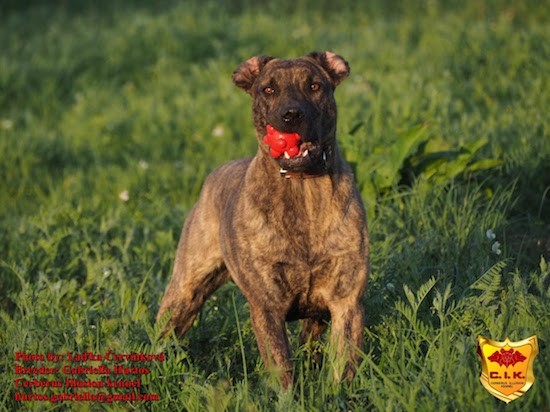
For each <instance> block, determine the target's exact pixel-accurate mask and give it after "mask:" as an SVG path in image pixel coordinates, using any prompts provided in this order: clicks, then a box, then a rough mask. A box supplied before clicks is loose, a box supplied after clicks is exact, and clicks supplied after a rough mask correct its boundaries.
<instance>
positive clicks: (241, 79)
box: [233, 56, 273, 94]
mask: <svg viewBox="0 0 550 412" xmlns="http://www.w3.org/2000/svg"><path fill="white" fill-rule="evenodd" d="M270 60H273V57H271V56H255V57H251V58H250V59H248V60H247V61H245V62H244V63H241V64H240V65H239V67H237V69H236V70H235V71H234V72H233V83H235V85H236V86H237V87H240V88H241V89H244V90H245V91H246V92H247V93H249V94H250V89H251V88H252V85H253V84H254V81H255V80H256V78H257V77H258V75H259V74H260V72H261V71H262V69H263V68H264V66H265V65H266V64H267V62H269V61H270Z"/></svg>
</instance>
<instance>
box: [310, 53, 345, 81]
mask: <svg viewBox="0 0 550 412" xmlns="http://www.w3.org/2000/svg"><path fill="white" fill-rule="evenodd" d="M308 56H309V57H311V58H313V59H314V60H316V61H317V63H319V64H320V65H321V67H322V68H323V69H325V71H326V72H327V73H328V75H329V76H330V78H331V79H332V82H333V83H334V85H335V86H338V85H339V84H340V83H341V82H342V80H344V79H345V78H346V77H348V76H349V73H350V68H349V64H348V62H347V61H345V60H344V58H343V57H342V56H338V55H337V54H335V53H332V52H329V51H326V52H313V53H310V54H309V55H308Z"/></svg>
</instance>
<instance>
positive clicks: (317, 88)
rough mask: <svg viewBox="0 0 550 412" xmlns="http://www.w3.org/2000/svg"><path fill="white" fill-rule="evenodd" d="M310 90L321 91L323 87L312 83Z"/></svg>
mask: <svg viewBox="0 0 550 412" xmlns="http://www.w3.org/2000/svg"><path fill="white" fill-rule="evenodd" d="M309 88H310V89H311V91H314V92H316V91H318V90H320V89H321V85H320V84H319V83H311V84H310V85H309Z"/></svg>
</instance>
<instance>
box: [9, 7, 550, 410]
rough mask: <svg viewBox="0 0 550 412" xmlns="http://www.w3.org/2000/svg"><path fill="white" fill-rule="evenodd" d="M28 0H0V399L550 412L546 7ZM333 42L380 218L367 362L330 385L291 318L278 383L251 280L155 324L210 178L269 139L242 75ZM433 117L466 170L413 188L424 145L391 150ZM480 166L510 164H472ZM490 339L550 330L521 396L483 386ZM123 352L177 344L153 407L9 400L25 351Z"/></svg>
mask: <svg viewBox="0 0 550 412" xmlns="http://www.w3.org/2000/svg"><path fill="white" fill-rule="evenodd" d="M26 3H27V4H24V5H22V4H20V3H18V2H5V3H3V5H1V6H0V49H1V50H2V53H0V158H1V161H0V251H1V255H0V351H1V355H2V356H1V361H0V371H1V374H0V387H2V388H5V390H3V391H2V394H0V409H5V410H10V411H11V410H18V409H21V410H104V409H105V410H114V411H116V410H163V409H166V410H191V411H194V410H197V411H198V410H205V409H207V410H216V411H221V410H246V411H249V410H250V411H254V410H280V411H283V410H284V411H286V410H299V411H311V410H328V411H337V410H342V411H344V410H383V411H431V410H438V411H454V410H475V411H478V410H479V411H483V410H486V411H493V410H505V409H506V410H507V411H508V410H522V411H535V410H548V409H549V408H550V389H549V388H550V375H549V374H548V370H549V369H550V355H549V353H548V342H549V340H550V284H549V282H550V281H549V279H550V278H549V270H548V266H547V264H546V262H547V261H548V260H550V259H549V258H550V235H549V234H550V189H549V188H550V166H549V165H550V136H549V135H550V133H549V126H550V125H549V120H550V116H549V115H548V107H550V89H549V87H548V85H549V76H548V73H550V46H549V45H550V24H549V23H550V22H549V20H550V13H549V10H550V7H548V3H547V2H538V1H530V2H522V3H521V4H516V2H507V1H501V0H493V1H486V2H477V1H468V2H453V1H452V2H438V1H432V2H421V1H411V2H397V1H392V2H384V1H371V2H368V5H366V6H365V5H361V6H352V4H354V3H357V4H361V3H362V2H349V4H348V5H344V6H342V5H341V3H340V2H333V1H317V2H313V1H309V0H302V1H282V2H281V1H279V2H269V1H266V2H261V3H258V2H253V1H244V0H242V1H238V0H234V1H229V2H222V1H219V2H216V1H208V0H206V1H201V2H198V1H197V2H195V1H186V2H182V3H178V2H171V1H163V2H145V1H143V2H106V1H105V2H103V1H101V2H96V3H94V2H56V3H53V4H52V5H48V4H46V2H39V1H36V2H31V3H32V4H28V3H29V2H26ZM323 49H329V50H333V51H335V52H337V53H339V54H341V55H343V56H344V57H345V58H346V59H347V60H348V61H349V62H350V65H351V68H352V75H351V76H350V78H349V79H347V80H346V81H345V82H344V83H342V85H341V86H340V87H339V89H338V90H337V92H336V98H337V101H338V103H339V125H338V130H339V139H340V142H341V145H342V147H343V149H344V152H345V154H346V156H347V157H348V158H350V160H353V161H354V162H355V166H354V167H355V170H356V179H357V182H358V184H359V186H360V188H361V191H362V194H363V197H364V200H365V203H366V205H367V208H368V213H369V216H370V222H369V226H370V232H371V241H372V251H371V255H372V275H371V279H370V281H369V286H368V289H367V291H366V293H365V296H364V306H365V312H366V328H365V346H364V356H363V362H362V364H361V367H360V369H359V371H358V376H357V378H356V379H355V380H354V381H353V382H352V383H351V384H349V385H335V384H334V383H333V382H332V379H331V374H330V373H331V372H330V369H331V368H330V364H329V363H330V362H329V361H327V362H326V363H325V364H324V365H323V366H322V367H321V368H320V370H317V369H315V368H314V367H312V365H311V354H310V353H309V352H308V351H306V350H304V349H303V348H299V347H298V344H297V333H298V331H297V325H294V324H290V325H289V331H290V336H291V341H292V345H293V350H294V354H295V358H296V362H295V368H296V374H295V375H296V384H295V386H294V388H293V390H292V391H291V392H289V393H284V392H281V391H280V389H279V386H278V383H277V381H276V379H275V378H274V377H273V376H272V374H270V372H269V371H268V370H266V368H265V367H264V365H263V364H262V363H261V361H260V358H259V355H258V351H257V347H256V343H255V339H254V335H253V332H252V328H251V325H250V322H249V319H248V306H247V304H246V302H245V301H244V299H243V297H242V295H241V294H240V292H239V291H238V289H237V288H236V286H235V285H233V284H227V285H225V286H224V287H222V288H221V289H220V290H219V291H218V292H217V293H216V294H215V296H214V297H213V298H212V299H210V300H209V301H208V302H207V303H206V305H205V307H204V308H203V310H202V312H201V314H200V319H199V321H198V322H197V323H196V325H195V326H194V327H193V328H192V330H191V331H190V332H189V333H188V334H187V335H186V336H185V337H184V338H183V339H181V340H178V339H175V338H173V337H172V338H170V339H168V340H162V339H159V327H158V326H156V325H155V324H154V318H155V314H156V310H157V308H158V304H159V301H160V298H161V296H162V294H163V291H164V288H165V286H166V284H167V281H168V277H169V275H170V272H171V266H172V260H173V256H174V252H175V248H176V244H177V241H178V237H179V232H180V229H181V224H182V222H183V220H184V219H185V216H186V215H187V212H188V211H189V209H190V208H191V206H192V205H193V204H194V202H195V201H196V199H197V196H198V193H199V191H200V188H201V185H202V182H203V181H204V179H205V177H206V176H207V174H208V173H209V172H210V171H211V170H212V169H214V168H215V167H216V166H218V165H220V164H222V163H223V162H226V161H228V160H230V159H235V158H239V157H245V156H250V155H253V154H254V152H255V147H256V146H255V145H256V143H255V138H254V136H253V130H252V124H251V116H250V101H249V98H248V96H246V94H245V93H242V92H241V91H239V90H237V89H236V88H235V87H234V86H233V85H232V83H231V73H232V71H233V70H234V68H235V67H236V66H237V65H238V64H239V63H240V62H241V61H243V60H244V59H246V58H248V57H250V56H253V55H256V54H272V55H275V56H281V57H294V56H299V55H302V54H305V53H307V52H309V51H312V50H323ZM419 125H424V129H423V132H422V133H424V134H423V135H422V138H423V139H424V142H432V143H430V144H431V145H438V147H439V148H446V149H448V150H450V151H454V152H453V153H454V155H453V156H455V157H454V158H453V159H455V160H456V159H459V160H460V159H462V157H458V158H457V157H456V156H459V155H460V156H462V155H465V154H466V155H467V156H466V157H465V158H466V159H467V162H468V163H464V162H463V163H460V162H458V163H456V162H455V163H453V165H454V166H453V167H455V166H456V167H455V169H456V171H457V173H454V171H450V170H449V168H448V165H449V163H447V168H446V166H445V164H442V165H440V164H435V166H434V168H435V169H434V170H435V172H436V173H438V175H437V179H431V178H429V176H428V175H419V176H414V178H413V179H410V176H409V175H405V170H410V169H406V166H407V164H406V163H402V162H405V160H404V158H405V157H407V158H408V160H414V157H411V156H415V155H418V154H419V153H420V152H419V150H423V149H422V147H418V141H416V143H415V144H413V145H412V146H411V147H407V149H406V150H405V151H404V152H403V153H400V155H399V156H397V155H396V154H395V153H397V152H399V150H397V149H396V150H393V149H387V148H396V147H400V146H399V145H402V144H403V139H404V137H403V136H410V133H412V132H414V130H418V127H419ZM485 139H486V141H487V144H485V145H483V146H482V147H481V148H480V149H479V150H476V151H473V152H468V151H467V149H466V148H468V147H472V146H475V144H476V143H477V142H480V141H484V140H485ZM442 142H443V143H442ZM384 147H385V148H386V151H384V150H385V149H384ZM392 150H393V151H392ZM394 155H395V156H394ZM487 159H494V160H498V161H499V162H494V163H493V164H492V165H491V167H489V168H487V169H485V170H477V171H476V170H474V168H473V167H472V166H471V165H472V164H474V162H476V161H485V160H487ZM377 162H378V163H377ZM497 163H498V164H500V166H498V167H497V166H496V165H497ZM372 164H377V167H376V168H373V166H372ZM380 165H382V166H384V167H379V166H380ZM409 166H410V165H409ZM381 173H382V174H381ZM383 173H387V174H386V175H384V174H383ZM404 177H406V179H403V178H404ZM380 182H383V184H381V183H380ZM124 191H127V193H128V200H127V201H124V200H121V193H123V192H124ZM488 229H491V230H493V231H494V233H495V234H496V239H494V240H490V239H488V238H487V236H486V231H487V230H488ZM495 241H498V242H499V243H500V251H501V253H500V254H496V253H495V251H496V250H497V249H496V247H495V245H494V242H495ZM480 334H481V335H483V336H486V337H489V338H492V339H495V340H504V338H506V337H509V338H510V339H512V340H519V339H523V338H527V337H529V336H531V335H537V336H538V338H539V344H540V354H539V356H538V357H537V359H536V361H535V375H536V378H537V380H536V382H535V384H534V386H533V387H532V388H531V389H530V390H529V391H528V392H527V393H526V394H525V395H524V396H523V397H522V398H520V399H518V400H516V401H514V402H512V403H511V404H509V405H508V406H507V407H505V404H504V403H502V402H500V401H498V400H496V399H494V398H493V397H492V396H491V395H489V394H488V393H487V392H486V391H485V389H484V388H483V387H482V385H481V384H480V382H479V374H480V361H479V359H478V357H477V355H476V337H477V336H478V335H480ZM317 349H318V350H321V351H323V352H327V353H330V348H329V347H328V344H327V343H326V342H322V343H321V344H320V346H319V348H317ZM108 350H113V351H115V352H117V353H129V352H144V353H165V354H166V357H167V360H166V361H165V362H156V363H152V364H151V365H150V366H151V370H152V371H151V374H149V375H143V376H142V380H143V384H144V391H145V392H148V393H158V394H159V395H160V401H158V402H155V403H138V402H134V403H127V402H117V403H113V404H111V405H107V404H87V403H72V402H66V403H60V404H56V405H53V404H49V403H47V402H31V403H20V402H16V401H15V400H14V393H15V392H16V389H15V387H14V379H16V375H15V374H14V367H15V360H14V354H15V353H16V352H27V353H47V352H54V353H63V352H67V351H70V352H85V351H91V352H95V353H104V352H106V351H108ZM328 359H330V357H328ZM50 378H52V377H50ZM34 392H36V393H48V391H47V390H45V389H36V390H34Z"/></svg>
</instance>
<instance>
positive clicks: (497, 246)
mask: <svg viewBox="0 0 550 412" xmlns="http://www.w3.org/2000/svg"><path fill="white" fill-rule="evenodd" d="M491 250H492V251H493V253H495V254H497V255H500V254H501V252H502V251H501V250H500V242H495V243H493V246H491Z"/></svg>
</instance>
